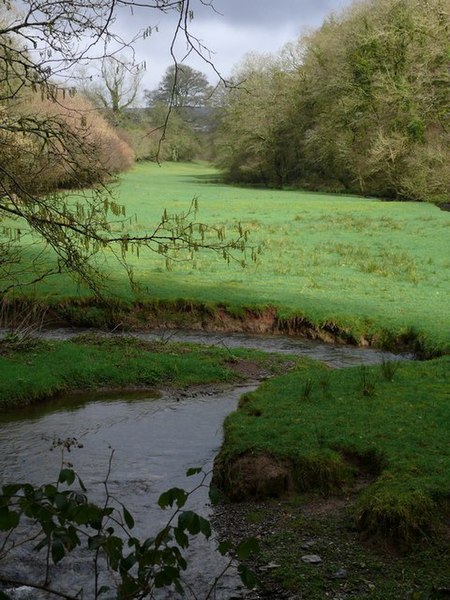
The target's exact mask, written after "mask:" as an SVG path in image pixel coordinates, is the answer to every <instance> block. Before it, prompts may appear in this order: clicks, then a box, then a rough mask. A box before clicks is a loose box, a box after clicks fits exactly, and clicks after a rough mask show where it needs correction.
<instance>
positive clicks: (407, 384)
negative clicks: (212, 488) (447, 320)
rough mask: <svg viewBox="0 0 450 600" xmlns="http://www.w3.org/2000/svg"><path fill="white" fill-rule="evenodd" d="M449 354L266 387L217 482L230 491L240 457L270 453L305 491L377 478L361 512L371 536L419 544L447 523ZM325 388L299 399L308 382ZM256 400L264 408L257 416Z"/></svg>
mask: <svg viewBox="0 0 450 600" xmlns="http://www.w3.org/2000/svg"><path fill="white" fill-rule="evenodd" d="M448 366H449V359H448V357H445V358H441V359H436V360H433V361H429V362H425V363H414V362H413V363H403V362H402V363H399V364H398V367H397V369H396V371H395V378H393V379H387V378H386V377H385V376H384V374H383V368H382V367H370V368H367V367H366V368H365V370H364V372H363V373H364V374H363V375H362V371H361V368H359V367H356V368H350V369H343V370H340V371H328V372H327V374H328V382H329V386H328V389H326V390H325V389H323V388H322V389H321V386H320V384H319V382H320V381H321V380H322V378H323V371H322V370H321V369H318V368H314V369H313V368H310V369H309V370H306V371H305V370H298V371H297V372H293V373H291V374H288V375H285V376H283V377H281V378H275V379H272V380H271V381H269V382H266V383H264V384H263V385H262V386H261V387H260V388H259V389H258V390H257V391H256V392H254V393H252V394H249V395H248V401H247V402H246V403H245V404H243V405H242V407H241V408H240V409H239V410H238V411H237V412H236V413H234V414H232V415H230V416H229V417H228V418H227V420H226V423H225V442H224V446H223V448H222V450H221V453H220V455H219V457H218V460H217V464H216V468H217V472H216V482H217V483H221V485H222V486H223V487H224V492H225V493H228V492H229V489H228V487H227V486H229V485H230V482H228V480H227V473H228V472H230V471H229V469H230V466H231V465H232V464H233V461H234V460H235V458H236V457H238V456H241V455H243V454H249V455H250V454H253V455H258V454H264V455H269V456H272V457H275V458H276V459H279V460H282V461H288V462H289V464H291V465H292V477H293V480H294V482H295V485H296V486H297V489H298V490H300V491H305V490H309V489H315V488H316V489H317V488H319V490H322V491H325V492H328V491H329V490H330V489H331V490H335V491H336V490H339V489H340V488H342V487H345V485H348V484H349V483H351V482H352V481H353V480H354V478H355V477H358V476H360V475H363V476H365V477H367V476H368V475H369V476H371V477H372V478H373V479H374V482H373V483H371V484H370V485H369V486H368V487H367V488H365V490H364V491H363V492H362V493H361V494H360V496H359V500H358V503H357V507H356V510H355V519H356V522H357V524H358V525H359V527H360V528H361V529H363V530H365V531H367V532H369V533H370V534H380V535H382V536H387V537H392V538H393V539H396V540H397V541H399V542H402V541H404V542H405V541H406V542H410V541H411V540H412V539H414V537H416V536H418V535H419V536H423V535H427V534H429V533H430V531H432V530H433V529H436V528H437V529H438V528H439V526H440V524H442V522H443V521H442V520H443V516H444V513H445V503H446V501H447V498H448V495H449V493H450V487H449V480H448V477H447V475H446V474H447V472H448V469H449V468H450V453H449V447H448V431H447V429H448V428H447V423H448V422H449V419H450V407H449V404H448V395H447V391H448V384H449V381H448V374H449V371H448ZM308 380H312V381H314V382H315V385H314V386H313V388H312V391H311V394H310V396H308V397H307V398H305V397H303V398H300V399H299V390H301V389H302V387H303V386H304V385H305V382H307V381H308ZM249 404H253V405H255V404H257V406H258V407H259V409H260V416H259V417H258V418H257V419H255V418H254V416H253V414H252V411H251V410H249V409H248V406H249Z"/></svg>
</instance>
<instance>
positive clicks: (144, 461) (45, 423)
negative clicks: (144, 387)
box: [0, 386, 254, 599]
mask: <svg viewBox="0 0 450 600" xmlns="http://www.w3.org/2000/svg"><path fill="white" fill-rule="evenodd" d="M250 389H254V386H243V387H237V388H234V389H228V390H227V391H225V392H221V393H215V394H212V395H209V394H204V393H202V394H198V395H195V396H186V397H184V398H181V399H179V400H177V399H176V398H174V397H165V396H162V397H160V398H148V397H147V398H145V397H140V398H136V397H133V398H132V401H130V399H129V398H128V397H122V398H120V397H118V398H116V399H114V400H111V399H97V398H95V397H92V396H91V397H89V396H86V397H85V398H84V399H83V400H81V399H80V398H79V397H77V398H76V400H74V399H73V398H69V399H67V402H66V405H65V406H64V405H61V401H60V403H59V406H58V407H56V408H54V407H52V405H47V406H44V407H42V408H41V409H36V408H35V409H34V410H33V411H31V412H26V413H24V412H20V413H16V414H14V413H12V414H8V415H6V416H2V417H1V418H0V457H1V465H2V468H1V481H0V483H2V484H3V483H6V482H12V481H18V480H22V481H29V482H31V483H42V482H43V481H52V480H54V478H55V476H56V474H57V473H58V471H59V467H60V461H61V453H60V451H59V450H57V449H56V450H55V449H54V450H51V447H52V442H53V440H54V439H57V438H62V439H64V438H67V437H75V438H76V439H77V441H78V443H79V444H80V445H82V446H83V447H82V448H75V449H74V450H72V451H71V452H70V454H66V458H67V459H68V460H70V462H71V463H73V465H74V468H75V469H76V470H77V471H78V472H79V473H80V475H81V477H82V479H83V481H84V483H85V485H86V487H87V488H88V493H89V497H90V498H91V499H92V500H94V501H96V502H101V501H102V499H103V484H102V482H103V480H104V479H105V476H106V473H107V470H108V462H109V458H110V456H111V451H112V449H114V456H113V463H112V472H111V476H110V478H109V489H110V492H111V494H113V495H114V496H115V497H117V498H118V499H120V500H122V501H123V502H124V503H125V504H126V506H127V508H128V509H129V511H130V512H131V513H132V515H133V516H134V518H135V520H136V532H137V535H138V536H139V537H141V538H144V537H148V536H149V535H150V534H152V533H155V532H156V531H157V530H158V529H159V528H161V527H162V526H163V525H164V524H165V523H166V522H167V519H168V517H169V516H170V514H171V511H170V510H167V511H163V510H161V509H159V508H158V507H157V504H156V503H157V498H158V496H159V495H160V493H161V492H162V491H164V490H166V489H168V488H170V487H174V486H178V487H181V488H184V489H187V490H189V489H191V488H192V487H194V486H195V484H196V483H198V482H199V478H198V477H197V478H196V477H194V478H189V479H188V478H186V476H185V473H186V470H187V469H188V468H190V467H192V466H194V467H203V469H204V470H205V471H206V472H209V471H210V470H211V468H212V461H213V459H214V456H215V455H216V453H217V451H218V450H219V447H220V444H221V441H222V422H223V419H224V418H225V416H226V415H227V414H228V413H230V412H231V411H232V410H233V409H234V408H235V407H236V404H237V400H238V398H239V397H240V395H241V394H243V393H244V392H246V391H249V390H250ZM187 508H189V509H192V510H195V511H197V512H200V513H202V514H204V515H208V514H209V512H210V506H209V500H208V493H207V489H206V487H205V488H202V489H201V490H199V491H197V492H196V493H195V495H193V496H192V497H191V498H190V501H189V506H188V507H187ZM190 558H191V561H192V562H193V563H194V565H195V567H194V568H195V571H194V572H191V573H190V574H188V575H187V581H188V582H190V583H193V584H195V589H196V593H197V594H200V595H199V597H200V598H201V597H204V595H206V591H207V590H208V588H209V585H210V584H211V582H212V580H213V579H214V576H215V575H216V574H217V573H218V572H219V570H220V569H221V568H223V566H224V560H223V558H222V557H221V556H220V555H219V554H217V553H215V552H214V542H211V543H206V542H204V543H196V544H194V546H193V547H192V549H191V552H190ZM62 564H64V561H63V563H62ZM67 564H68V568H67V569H66V571H65V575H64V579H63V580H62V579H61V578H59V577H58V576H57V570H56V569H55V578H54V585H55V587H56V584H58V586H59V585H61V587H62V588H63V589H64V590H66V591H67V592H70V591H72V592H73V590H75V589H79V588H80V587H82V586H85V587H86V592H85V596H84V598H90V597H92V592H89V589H92V571H91V570H90V566H89V561H88V560H87V558H86V557H85V556H83V555H82V554H80V553H77V554H76V555H74V556H71V557H69V558H68V559H67ZM2 572H3V573H9V574H10V576H11V577H17V578H21V579H27V578H29V577H39V576H40V573H42V565H41V562H40V561H39V560H37V557H36V556H35V555H33V554H30V553H29V552H22V551H20V552H18V553H16V554H15V555H13V557H12V558H11V560H7V561H4V562H3V563H2ZM238 592H239V582H238V581H237V578H236V577H235V576H232V574H229V576H228V577H226V578H224V579H223V581H221V583H220V586H219V589H218V592H217V598H223V599H225V598H226V599H228V598H230V597H231V596H232V595H233V594H234V595H236V594H237V593H238ZM26 593H27V592H26V590H22V596H21V597H24V596H23V594H26ZM202 594H203V596H202ZM30 597H32V598H37V597H45V596H44V595H41V596H37V595H36V592H33V593H32V594H31V596H30ZM161 597H164V598H177V597H178V596H177V595H176V594H175V593H174V592H170V593H168V594H166V595H162V596H161ZM187 597H191V596H189V594H188V595H187Z"/></svg>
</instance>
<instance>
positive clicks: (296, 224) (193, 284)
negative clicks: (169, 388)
mask: <svg viewBox="0 0 450 600" xmlns="http://www.w3.org/2000/svg"><path fill="white" fill-rule="evenodd" d="M216 176H217V173H216V172H215V171H214V170H213V169H211V168H210V167H208V166H205V165H204V164H188V165H178V164H163V165H162V166H161V167H159V166H157V165H153V164H139V165H137V166H136V167H135V168H134V169H133V170H132V171H131V172H130V173H127V174H126V175H124V176H123V177H122V179H121V183H120V185H119V186H118V187H117V189H116V193H117V200H118V201H119V202H120V203H123V204H124V205H125V206H126V210H127V215H129V216H134V215H136V220H135V219H134V218H133V219H132V225H131V226H130V227H131V228H132V229H130V231H134V232H137V233H141V234H142V233H145V232H148V231H151V230H152V229H153V226H154V225H155V223H157V222H158V221H159V219H160V217H161V214H162V212H163V209H164V207H166V208H167V211H168V212H169V213H170V214H172V213H176V212H178V213H179V212H182V211H185V210H186V209H187V208H188V206H189V203H190V200H191V199H192V198H193V197H194V196H198V198H199V204H200V215H199V218H200V220H202V221H204V222H206V223H209V224H215V225H220V226H222V225H223V226H225V229H226V232H227V235H229V236H232V235H233V231H234V230H235V227H236V225H237V223H238V222H240V223H241V224H242V226H243V227H244V228H245V229H247V230H248V231H249V233H250V238H249V240H250V243H251V244H253V245H254V246H258V245H260V246H261V247H262V253H261V254H260V255H258V260H257V262H256V263H252V262H251V261H248V265H247V267H245V268H242V267H240V266H239V264H237V263H234V262H231V263H230V264H227V263H226V262H225V261H223V260H222V258H221V257H220V256H217V255H215V254H213V253H207V252H206V253H199V254H198V255H194V256H193V257H192V258H191V259H189V260H185V261H183V260H182V261H181V262H173V263H172V264H171V270H170V271H168V270H167V269H166V266H165V261H164V258H163V257H161V256H159V255H158V254H155V253H152V252H150V251H145V250H143V251H142V252H141V253H140V256H139V258H138V257H137V256H129V261H130V264H131V265H132V267H133V270H134V277H135V280H136V281H137V282H138V283H139V284H140V285H141V288H140V291H139V292H136V293H132V292H131V290H130V287H129V285H128V283H127V280H126V276H125V273H124V271H123V270H122V268H121V267H120V265H119V264H118V263H117V262H116V261H115V260H114V258H113V257H112V256H110V255H109V254H107V255H106V263H105V264H102V269H104V271H105V273H106V274H107V285H108V288H109V292H108V294H109V295H110V297H111V298H112V297H114V298H115V299H119V300H120V301H121V302H123V303H124V304H125V305H127V306H128V307H129V308H130V309H131V310H132V311H136V310H137V309H136V307H138V308H139V307H142V306H145V305H146V304H153V305H155V303H156V304H157V303H160V302H167V303H169V304H170V303H171V305H172V306H176V305H177V303H178V301H179V300H182V302H181V303H180V304H179V306H181V307H185V306H187V305H189V304H191V305H194V304H196V305H198V306H206V307H208V309H209V310H214V307H216V306H217V305H218V304H221V305H224V306H226V307H227V309H228V312H229V313H231V314H241V315H242V314H243V313H244V308H245V307H247V308H251V309H252V310H253V311H263V310H265V309H267V307H269V306H271V307H275V308H276V315H277V318H278V319H279V320H281V321H282V320H283V319H284V320H285V322H286V323H288V325H289V322H292V320H293V319H294V318H295V317H297V318H298V317H300V318H304V319H306V320H307V321H308V322H309V323H311V324H312V325H313V326H314V327H317V328H319V329H320V328H321V327H323V325H324V324H326V325H327V326H328V327H329V328H333V327H335V328H337V329H339V330H340V331H342V332H345V334H346V335H347V336H348V337H350V338H352V339H353V340H356V341H359V340H361V339H362V338H364V339H365V340H369V341H371V342H373V343H375V344H380V343H384V342H385V341H386V340H387V341H389V340H390V341H391V342H393V344H395V343H396V341H397V340H400V339H409V340H419V341H420V345H421V347H422V348H425V349H426V350H427V351H428V352H429V353H439V352H448V351H449V350H450V336H449V326H450V321H449V317H448V307H447V301H446V300H447V298H448V296H449V292H450V262H449V258H448V232H449V226H450V213H448V212H444V211H440V210H439V209H438V208H436V207H435V206H432V205H429V204H421V203H412V202H382V201H379V200H373V199H365V198H358V197H351V196H337V195H332V194H316V193H305V192H299V191H279V190H265V189H250V188H236V187H231V186H225V185H221V184H218V183H217V182H215V181H214V177H216ZM117 230H118V231H122V229H121V225H119V224H118V225H117ZM179 258H183V256H180V257H179ZM184 258H187V257H186V256H185V257H184ZM44 267H45V264H44V265H43V268H44ZM35 291H36V294H37V297H38V298H40V299H42V300H43V301H44V302H46V303H53V304H55V305H61V304H62V305H64V304H67V303H68V302H70V301H71V300H72V299H73V298H80V296H81V297H82V298H83V297H84V298H87V297H88V296H89V293H88V291H87V290H83V289H80V288H79V287H78V285H77V284H76V283H74V282H73V281H71V280H70V279H69V278H68V277H66V276H62V275H60V276H57V277H54V278H51V279H48V280H47V281H45V282H42V283H41V284H40V285H39V286H38V287H37V288H36V290H35ZM94 312H95V311H94V310H92V311H91V314H93V313H94ZM144 312H145V311H144ZM144 312H143V313H142V314H144ZM169 312H170V311H169ZM96 314H97V317H98V318H99V319H100V320H102V319H103V320H105V317H104V311H103V313H102V310H99V311H97V313H96ZM91 320H92V319H91ZM106 320H108V318H106ZM94 321H95V319H94Z"/></svg>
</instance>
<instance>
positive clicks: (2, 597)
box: [0, 592, 12, 600]
mask: <svg viewBox="0 0 450 600" xmlns="http://www.w3.org/2000/svg"><path fill="white" fill-rule="evenodd" d="M0 600H12V599H11V596H8V594H5V592H0Z"/></svg>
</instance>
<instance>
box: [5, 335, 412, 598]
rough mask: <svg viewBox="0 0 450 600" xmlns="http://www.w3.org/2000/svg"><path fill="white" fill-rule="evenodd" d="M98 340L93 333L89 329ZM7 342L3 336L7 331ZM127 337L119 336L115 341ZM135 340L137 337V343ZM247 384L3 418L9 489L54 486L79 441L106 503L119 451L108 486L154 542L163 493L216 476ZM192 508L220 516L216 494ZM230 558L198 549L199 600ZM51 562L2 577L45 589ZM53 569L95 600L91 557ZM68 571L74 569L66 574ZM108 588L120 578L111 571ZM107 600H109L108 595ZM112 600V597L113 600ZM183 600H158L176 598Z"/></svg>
mask: <svg viewBox="0 0 450 600" xmlns="http://www.w3.org/2000/svg"><path fill="white" fill-rule="evenodd" d="M82 332H83V331H82V330H69V329H57V330H48V331H46V332H43V337H45V338H47V339H68V338H70V337H73V336H74V335H79V334H80V333H82ZM89 333H92V330H89ZM0 334H1V332H0ZM115 335H118V334H115ZM128 335H130V334H128ZM132 335H136V336H138V337H140V338H142V339H163V340H168V339H170V341H185V342H186V341H188V342H197V343H206V344H209V345H221V346H225V347H227V348H234V347H246V348H250V347H251V348H257V349H260V350H266V351H270V352H287V353H291V354H298V355H307V356H310V357H312V358H316V359H318V360H321V361H323V362H326V363H327V364H329V365H330V366H334V367H345V366H352V365H361V364H377V363H380V362H381V360H382V359H383V356H384V357H387V358H389V359H393V358H395V359H406V358H409V357H408V356H407V355H403V356H394V355H386V353H381V352H379V351H376V350H371V349H362V348H355V347H349V346H332V345H327V344H323V343H319V342H315V341H309V340H304V339H296V338H291V337H283V336H279V337H278V336H277V337H274V336H249V335H244V334H231V335H230V334H226V335H225V334H205V333H203V332H180V331H177V332H173V333H168V332H152V333H148V332H145V333H136V334H132ZM256 385H257V384H256V383H255V384H252V385H250V384H249V385H240V386H234V387H228V388H225V389H221V390H220V391H218V390H217V387H216V388H215V389H214V388H211V390H210V391H208V388H207V389H206V390H205V389H203V390H202V391H197V392H196V391H192V392H189V391H188V392H187V393H185V394H183V395H181V396H180V395H174V394H171V393H170V392H167V393H164V394H163V395H159V394H157V393H155V394H154V395H152V394H151V393H149V392H145V393H139V394H120V393H117V394H114V395H112V394H108V395H107V396H101V395H98V394H97V395H96V394H83V395H72V396H67V397H65V398H59V399H57V400H54V401H51V402H48V403H44V404H42V405H39V406H34V407H31V408H29V409H27V410H21V411H17V412H12V413H8V414H5V415H0V457H1V458H0V460H1V469H0V484H4V483H11V482H17V481H29V482H31V483H35V484H36V483H42V482H44V481H45V482H50V481H54V480H55V478H56V477H57V473H58V472H59V468H60V464H61V452H60V450H59V449H52V446H53V443H54V441H55V440H57V439H65V438H69V437H70V438H76V440H77V446H80V447H76V448H74V449H73V450H72V451H71V452H70V454H66V455H65V457H66V459H68V460H70V462H71V463H72V464H73V466H74V468H75V470H77V471H78V472H79V474H80V476H81V477H82V479H83V481H84V483H85V485H86V487H87V488H88V494H89V497H90V499H92V500H93V501H95V502H99V503H100V502H102V500H103V498H104V486H103V481H104V479H105V476H106V473H107V471H108V464H109V460H110V456H111V452H112V450H114V455H113V459H112V469H111V474H110V477H109V480H108V485H109V489H110V492H111V494H112V495H114V496H115V497H117V498H118V499H119V500H121V501H123V502H124V503H125V504H126V506H127V508H128V510H129V511H130V512H131V514H132V515H133V516H134V518H135V521H136V527H135V532H136V533H135V535H137V536H138V537H140V538H144V537H149V536H150V535H151V534H153V533H155V532H156V531H158V529H160V528H161V527H162V526H163V525H164V524H165V523H166V522H167V520H168V518H169V517H170V514H171V511H170V509H168V510H166V511H163V510H161V509H159V508H158V506H157V498H158V496H159V495H160V494H161V492H163V491H164V490H167V489H168V488H171V487H174V486H177V487H181V488H184V489H186V490H189V489H192V488H193V487H195V485H196V484H197V483H198V481H199V479H198V477H199V476H196V477H197V479H196V477H193V478H186V470H187V469H188V468H190V467H202V468H203V469H204V471H206V472H209V471H210V470H211V468H212V463H213V460H214V456H215V455H216V454H217V452H218V450H219V448H220V445H221V441H222V423H223V420H224V418H225V416H226V415H227V414H229V413H230V412H231V411H233V410H234V409H235V408H236V405H237V402H238V399H239V397H240V396H241V395H242V394H243V393H244V392H247V391H250V390H251V389H255V388H256ZM186 508H188V509H191V510H195V511H197V512H199V513H201V514H203V515H205V516H208V515H209V514H210V513H211V507H210V504H209V499H208V492H207V488H206V487H203V488H201V489H200V490H198V491H197V492H196V493H195V494H194V495H193V496H191V497H190V498H189V502H188V505H187V506H186ZM224 560H225V559H224V558H223V557H222V556H220V555H219V554H218V553H217V552H216V551H215V550H214V540H213V541H209V542H207V541H204V540H196V541H195V543H193V544H192V545H191V547H190V548H189V550H188V561H189V568H188V571H187V573H186V582H187V585H188V586H192V588H195V595H193V594H190V593H189V591H187V592H186V596H185V597H186V598H198V599H199V600H200V599H202V598H204V597H205V596H206V594H207V592H208V590H209V588H210V586H211V583H212V581H213V580H214V578H215V576H216V575H217V574H218V573H219V572H220V571H221V569H222V568H223V566H224V564H225V562H224ZM42 565H43V563H42V560H41V559H39V557H38V556H37V555H36V554H34V553H33V554H30V552H29V551H26V550H25V549H21V548H17V549H15V550H14V552H13V553H12V554H11V555H10V556H9V557H8V558H7V559H5V560H4V561H2V573H3V574H4V575H6V574H7V575H8V576H9V577H10V578H11V579H21V580H35V581H36V580H42V569H43V566H42ZM62 565H63V568H64V578H62V576H61V575H60V571H61V567H55V568H53V569H52V577H53V578H52V582H53V586H54V587H55V588H57V589H61V590H63V591H65V592H66V593H72V594H74V592H75V591H76V590H78V589H80V588H81V587H84V588H85V593H84V596H83V599H84V600H89V599H90V598H92V597H93V592H92V589H93V587H92V586H93V583H92V582H93V571H92V565H91V562H90V560H89V559H88V557H86V556H85V555H84V554H83V553H82V552H76V553H73V554H72V555H70V557H68V558H66V559H64V560H63V561H62ZM64 565H65V567H64ZM103 577H104V579H105V582H108V581H109V583H111V575H110V574H108V573H106V572H104V573H103ZM13 593H14V596H15V597H16V598H18V599H19V598H20V599H22V600H31V599H33V600H34V599H41V598H42V599H44V598H53V596H52V597H51V596H47V595H45V594H44V593H37V592H36V591H34V590H31V589H30V588H27V587H21V588H18V589H16V590H15V591H14V592H13ZM246 595H247V592H246V591H245V590H244V589H243V588H242V586H241V585H240V581H239V579H238V577H237V575H236V573H235V572H233V571H230V572H228V573H227V574H226V576H225V577H223V578H222V579H221V580H220V583H219V585H218V588H217V590H216V594H215V595H214V596H212V597H213V598H216V599H217V600H230V599H232V598H245V597H246ZM102 597H104V598H105V599H106V598H108V594H106V595H105V596H102ZM111 597H112V596H111ZM179 597H180V596H179V595H178V594H176V593H175V592H167V593H166V594H165V595H164V594H162V595H160V596H158V598H164V599H169V598H170V599H174V600H175V599H176V598H179Z"/></svg>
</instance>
